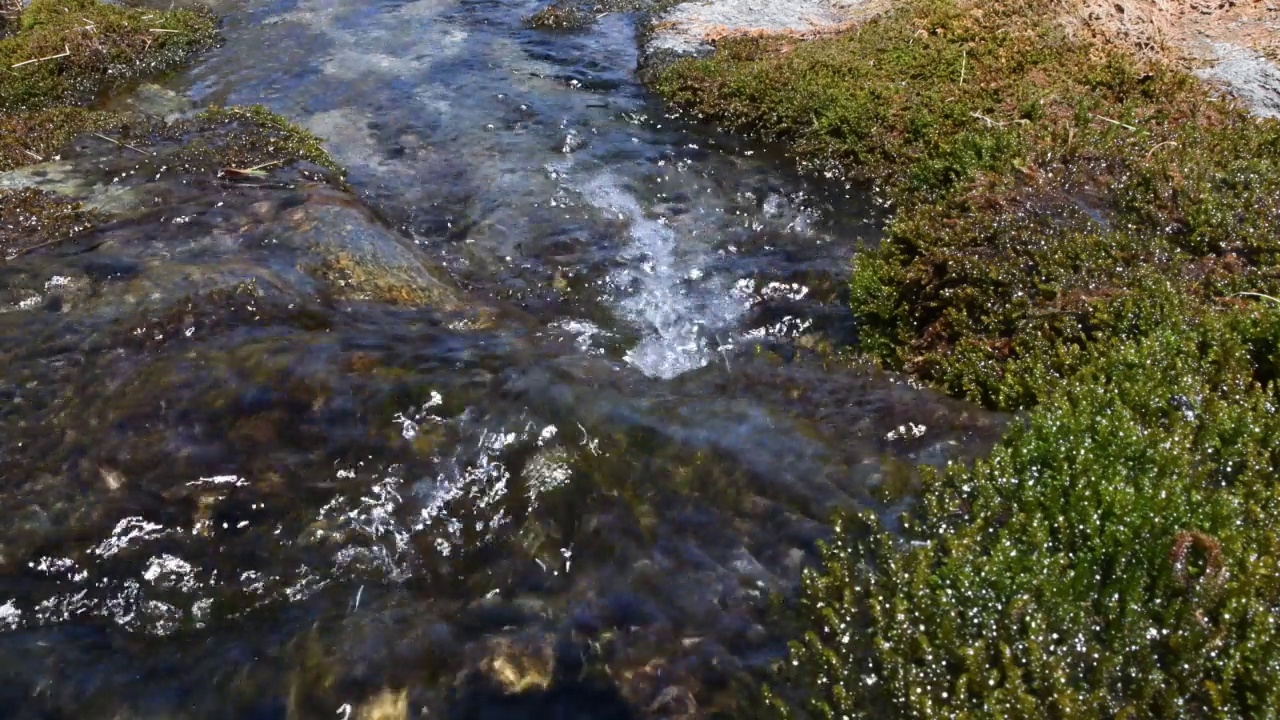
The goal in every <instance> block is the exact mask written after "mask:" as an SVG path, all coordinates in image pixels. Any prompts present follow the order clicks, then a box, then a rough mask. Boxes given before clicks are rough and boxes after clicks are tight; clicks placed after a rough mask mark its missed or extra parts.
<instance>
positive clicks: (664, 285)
mask: <svg viewBox="0 0 1280 720" xmlns="http://www.w3.org/2000/svg"><path fill="white" fill-rule="evenodd" d="M577 189H578V191H579V192H580V193H581V194H582V195H583V197H584V198H585V199H586V200H587V202H589V203H591V204H592V205H594V206H595V207H597V208H599V209H601V210H604V211H606V212H610V213H613V214H614V215H616V216H617V217H618V219H620V220H625V221H628V222H629V230H628V232H629V235H630V240H631V242H630V243H629V244H628V245H627V246H626V247H625V248H623V251H622V253H621V256H620V259H621V260H623V262H624V263H625V264H624V265H623V267H622V268H620V269H619V270H617V271H615V272H614V273H612V274H611V275H610V276H609V284H610V285H611V287H613V289H614V291H615V293H616V294H617V299H616V302H617V307H618V310H619V314H620V315H621V316H622V318H623V319H624V320H626V321H627V322H630V323H632V324H633V325H635V326H636V327H637V328H639V329H640V331H641V333H642V335H641V339H640V342H639V343H638V344H637V345H636V346H635V347H634V348H632V349H631V350H630V351H629V352H628V353H627V354H626V360H627V362H629V363H631V364H632V365H633V366H635V367H636V368H637V369H639V370H640V371H641V372H643V373H644V374H646V375H649V376H651V377H658V378H664V379H669V378H674V377H676V376H678V375H681V374H683V373H686V372H689V371H690V370H696V369H698V368H700V367H703V366H704V365H706V364H707V363H709V362H710V361H711V360H712V358H713V357H714V356H715V351H716V347H718V344H719V343H718V342H717V341H716V339H715V336H716V333H717V332H719V331H723V330H724V329H725V328H727V327H729V326H732V325H733V324H734V323H735V321H736V320H737V319H738V318H739V317H740V316H741V314H742V312H743V309H744V308H743V307H742V304H741V303H739V302H735V301H734V300H733V299H732V298H731V297H730V294H729V292H728V288H726V287H724V284H723V282H722V281H721V279H719V278H716V277H715V276H713V275H712V274H710V273H707V272H705V270H704V268H703V266H704V265H705V264H706V256H705V254H704V253H703V252H701V251H700V250H701V248H699V245H698V243H697V242H695V241H693V239H692V238H688V237H681V236H680V235H679V234H678V233H677V232H676V231H675V229H674V228H672V227H671V226H670V225H668V224H667V223H666V221H665V220H664V219H661V218H659V219H653V218H649V217H646V216H645V213H644V210H643V209H642V208H641V206H640V202H639V201H638V200H637V199H636V198H635V197H634V196H633V195H631V194H630V193H628V192H627V191H626V190H624V189H623V188H622V187H620V186H619V185H618V183H617V181H616V180H615V179H614V178H613V177H612V176H609V175H603V176H600V177H597V178H595V179H594V181H593V182H590V183H587V184H583V185H582V186H580V187H578V188H577Z"/></svg>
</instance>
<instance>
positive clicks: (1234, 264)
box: [657, 0, 1280, 408]
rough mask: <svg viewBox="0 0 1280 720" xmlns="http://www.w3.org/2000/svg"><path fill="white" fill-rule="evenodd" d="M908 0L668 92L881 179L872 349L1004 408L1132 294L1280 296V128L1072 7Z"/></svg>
mask: <svg viewBox="0 0 1280 720" xmlns="http://www.w3.org/2000/svg"><path fill="white" fill-rule="evenodd" d="M1014 5H1015V4H1014V3H999V4H996V5H990V6H984V7H983V8H982V9H981V10H976V9H967V8H965V7H962V6H960V5H958V4H957V3H956V2H955V1H954V0H905V1H904V2H903V3H902V4H901V5H899V6H897V8H896V9H895V10H893V11H891V12H890V13H889V14H888V15H885V16H882V17H880V18H878V19H876V20H873V21H871V22H869V23H867V24H866V25H864V26H863V27H861V28H860V29H859V30H857V31H854V32H851V33H849V34H846V35H843V36H840V37H835V38H829V39H823V40H819V41H814V42H809V43H802V44H796V43H795V41H791V40H785V39H781V40H767V39H763V40H762V39H739V40H730V41H725V42H722V43H721V45H720V49H719V51H718V52H717V53H716V55H715V56H714V57H711V58H709V59H704V60H686V61H683V62H680V63H677V64H676V65H675V66H673V67H671V68H670V69H668V70H667V71H666V72H665V73H663V74H662V75H661V76H660V78H659V79H658V81H657V85H658V88H659V89H660V90H661V91H663V92H664V93H665V94H666V95H667V96H668V97H670V98H671V99H672V101H673V102H674V103H675V105H676V106H677V107H680V108H684V109H687V110H688V111H690V112H692V113H695V114H698V115H700V116H702V117H707V118H711V119H715V120H717V121H719V122H722V123H725V124H727V125H728V126H730V127H732V128H734V129H736V130H739V131H745V132H751V133H756V134H759V135H761V136H763V137H765V138H769V139H779V140H785V141H787V142H789V143H790V144H791V145H792V147H793V148H794V149H795V151H796V152H797V154H798V155H800V156H801V157H802V158H804V159H805V161H806V162H808V163H809V164H811V165H814V166H817V167H819V168H822V169H827V168H835V169H838V170H840V171H842V172H849V173H852V174H854V175H857V176H861V177H864V178H868V179H870V180H873V181H876V182H877V183H879V184H880V186H881V189H882V191H883V192H884V193H885V194H886V195H887V196H888V197H889V198H890V199H891V200H892V201H893V202H894V203H896V205H897V207H898V208H899V209H898V212H897V214H896V218H895V220H894V222H893V223H892V224H891V225H890V227H889V228H888V237H887V238H886V240H885V241H884V243H883V244H882V246H881V247H880V248H879V249H878V251H876V252H870V253H865V254H863V255H862V256H861V257H860V258H859V259H858V263H857V267H856V268H855V272H854V276H853V283H852V289H853V295H854V309H855V311H856V312H857V313H858V315H859V316H860V317H861V319H862V321H863V331H862V341H863V347H864V349H865V350H867V351H868V352H870V353H872V354H873V355H875V356H876V357H878V358H879V359H881V360H883V361H885V362H886V363H888V364H890V365H893V366H897V367H903V368H905V369H907V370H909V371H912V372H914V373H917V374H919V375H920V376H922V377H924V378H926V379H929V380H931V381H934V382H936V383H939V384H941V385H944V386H945V387H946V388H947V389H949V390H950V391H952V392H954V393H956V394H960V395H964V396H967V397H970V398H972V399H975V400H979V401H982V402H984V403H986V404H989V405H992V406H997V407H1005V408H1009V407H1024V406H1028V405H1031V404H1033V403H1034V402H1035V401H1036V400H1037V399H1039V398H1040V397H1041V395H1042V394H1043V392H1044V391H1045V390H1046V389H1047V388H1049V387H1051V386H1052V385H1053V382H1054V381H1055V379H1057V378H1061V377H1063V376H1066V375H1069V374H1070V373H1072V372H1074V371H1075V370H1076V369H1078V368H1079V367H1080V365H1081V362H1082V360H1083V353H1084V352H1085V351H1086V350H1087V348H1088V347H1089V346H1090V344H1091V343H1093V342H1094V341H1096V340H1098V339H1099V338H1101V337H1103V336H1106V335H1110V334H1116V333H1121V334H1124V333H1126V332H1127V331H1128V330H1129V329H1130V327H1131V324H1132V322H1133V318H1131V317H1129V316H1127V315H1124V314H1123V312H1121V310H1122V307H1123V305H1124V303H1125V302H1126V298H1130V297H1131V296H1133V294H1134V288H1136V287H1140V286H1141V285H1142V284H1143V283H1144V282H1145V281H1146V280H1148V279H1150V278H1167V277H1178V278H1181V282H1182V284H1183V286H1184V288H1185V291H1186V292H1187V293H1188V294H1190V295H1193V296H1195V297H1198V298H1201V299H1203V300H1204V301H1205V302H1206V303H1217V302H1219V298H1222V297H1224V296H1226V295H1229V294H1230V293H1233V292H1237V291H1260V292H1271V291H1274V290H1276V289H1277V288H1280V272H1278V270H1277V268H1280V255H1278V254H1277V250H1280V244H1277V243H1278V241H1277V237H1280V165H1278V163H1280V123H1277V122H1275V121H1258V120H1255V119H1254V118H1252V117H1250V116H1248V115H1247V114H1246V113H1245V112H1243V111H1242V110H1240V109H1238V108H1236V107H1234V106H1232V105H1231V104H1229V103H1226V102H1222V101H1221V100H1220V99H1219V98H1216V97H1213V96H1211V95H1210V94H1209V93H1208V92H1206V90H1205V88H1203V87H1202V86H1201V85H1200V84H1199V83H1198V81H1197V80H1196V79H1195V78H1193V77H1191V76H1189V75H1186V74H1184V73H1182V72H1179V71H1176V70H1173V69H1170V68H1165V67H1160V66H1144V65H1142V64H1140V63H1138V62H1137V61H1135V60H1133V59H1131V58H1128V57H1126V56H1125V55H1123V54H1122V53H1119V52H1115V51H1107V50H1103V49H1101V48H1098V47H1095V46H1091V45H1089V44H1086V43H1083V42H1078V41H1074V40H1072V39H1070V38H1069V37H1067V36H1066V35H1065V34H1063V33H1062V32H1061V31H1059V30H1058V29H1057V27H1056V25H1055V24H1054V23H1053V22H1051V21H1050V20H1048V19H1047V17H1048V16H1049V14H1050V13H1051V12H1052V8H1053V7H1055V6H1054V5H1053V4H1052V3H1042V2H1038V3H1020V4H1016V5H1017V6H1016V7H1012V6H1014Z"/></svg>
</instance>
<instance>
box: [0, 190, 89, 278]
mask: <svg viewBox="0 0 1280 720" xmlns="http://www.w3.org/2000/svg"><path fill="white" fill-rule="evenodd" d="M100 220H101V217H100V216H99V215H98V214H97V213H95V212H93V211H91V210H86V209H85V208H84V207H83V206H81V205H80V203H77V202H73V201H70V200H67V199H66V198H63V197H61V196H58V195H54V194H53V193H48V192H45V191H43V190H35V189H24V190H0V261H3V260H8V259H10V258H13V257H15V256H17V255H22V254H24V253H27V252H30V251H32V250H35V249H37V248H41V247H44V246H47V245H50V244H53V243H56V242H59V241H62V240H65V239H67V238H71V237H74V236H75V235H77V234H79V233H81V232H84V231H85V230H87V229H88V228H90V227H92V226H93V225H94V224H95V223H97V222H99V221H100Z"/></svg>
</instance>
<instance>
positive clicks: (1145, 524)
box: [657, 0, 1280, 718]
mask: <svg viewBox="0 0 1280 720" xmlns="http://www.w3.org/2000/svg"><path fill="white" fill-rule="evenodd" d="M1054 11H1055V8H1054V6H1053V3H1048V2H1040V1H1039V0H1037V1H1036V2H1031V3H1024V4H1018V5H1015V4H1014V3H997V4H986V5H983V6H982V7H980V8H979V7H978V6H977V4H967V3H966V4H961V3H957V2H953V0H907V2H903V3H900V4H898V5H897V6H896V7H895V8H894V9H891V10H890V11H889V12H888V13H887V14H885V15H884V16H882V17H880V18H878V19H876V20H874V21H871V22H869V23H867V24H866V25H864V26H863V27H861V28H860V29H858V30H854V31H851V32H849V33H846V34H844V35H842V36H839V37H835V38H829V39H823V40H818V41H814V42H809V43H801V44H796V43H795V42H794V41H793V40H788V39H760V38H753V39H735V40H730V41H725V42H723V43H722V44H721V45H720V47H719V48H718V50H717V52H716V54H715V55H714V56H712V57H710V58H705V59H698V60H684V61H681V62H678V63H676V64H675V65H673V66H671V67H670V68H669V69H667V70H666V71H664V72H662V73H661V74H660V75H659V78H658V81H657V83H658V87H659V89H660V90H662V91H663V92H664V93H666V94H667V95H668V97H670V98H671V99H672V100H673V102H674V103H675V105H676V106H677V107H678V108H681V109H683V110H685V111H687V112H690V113H692V114H694V115H696V116H698V117H702V118H707V119H714V120H716V121H719V122H721V123H723V124H725V125H727V126H728V127H729V128H730V129H733V130H737V131H740V132H749V133H754V134H756V135H758V136H761V137H764V138H766V139H771V140H781V141H785V142H787V143H789V145H790V147H791V148H792V149H793V151H794V152H795V153H796V154H797V155H798V156H799V157H800V158H801V159H802V160H803V161H804V162H805V164H807V165H808V166H810V167H812V168H816V169H822V170H829V169H833V170H837V171H841V172H844V173H847V174H849V175H851V176H854V177H856V178H860V179H863V180H866V181H869V182H873V183H875V184H876V186H877V188H878V190H879V192H880V193H881V194H882V195H883V196H885V197H886V198H887V199H889V200H890V201H891V202H892V203H893V204H894V206H895V207H896V208H897V211H896V214H895V216H894V217H893V219H892V221H891V223H890V224H889V226H888V228H887V229H886V235H885V238H884V240H883V242H882V243H881V244H880V245H879V246H878V247H877V248H873V249H869V250H866V251H864V252H863V253H861V254H859V255H858V256H857V259H856V261H855V263H854V267H853V270H852V276H851V280H850V290H851V293H850V296H851V304H852V307H853V310H854V312H855V313H856V314H857V315H858V316H859V318H860V319H861V339H860V340H861V348H860V349H861V350H862V351H863V352H864V353H866V354H869V355H871V356H873V357H875V358H877V359H879V360H881V361H883V362H884V363H886V364H888V365H891V366H894V367H899V368H904V369H906V370H908V371H910V372H913V373H915V374H917V375H919V376H921V377H923V378H926V379H928V380H931V381H933V382H934V383H937V384H939V385H941V386H943V387H945V388H946V389H947V390H948V391H950V392H952V393H954V394H957V395H961V396H965V397H969V398H972V399H974V400H978V401H981V402H983V403H986V404H987V405H990V406H993V407H999V408H1010V409H1013V408H1027V407H1032V408H1033V409H1032V410H1031V411H1030V413H1029V415H1028V417H1027V421H1026V423H1025V424H1020V425H1018V426H1016V427H1015V429H1014V430H1013V431H1012V432H1011V433H1010V435H1009V436H1008V437H1007V438H1006V439H1005V440H1004V441H1003V443H1002V444H1001V445H1000V446H999V448H998V449H997V450H996V451H995V452H994V453H993V455H992V456H991V457H990V458H989V459H987V460H985V461H982V462H979V463H978V464H977V465H976V466H974V467H971V468H961V467H954V468H952V469H950V470H949V471H948V472H947V473H945V474H944V475H941V476H939V475H931V476H929V478H928V479H927V480H926V482H925V484H924V488H923V491H922V492H923V499H922V501H921V503H920V505H919V507H918V508H917V509H916V510H915V511H914V512H913V513H912V515H911V516H910V518H909V520H908V522H907V523H906V524H905V527H906V532H905V534H906V537H895V536H890V535H888V534H886V533H884V532H882V531H881V530H880V529H879V528H877V527H876V526H875V523H874V521H873V520H869V519H866V518H852V517H850V518H845V519H844V520H843V521H842V523H841V524H840V526H839V527H838V528H837V530H836V533H835V537H834V539H833V541H832V543H831V545H830V546H829V547H828V548H827V549H826V551H825V554H824V560H825V563H824V569H823V571H822V572H820V573H815V574H811V575H810V576H809V577H808V578H807V579H806V581H805V585H804V591H803V593H802V599H801V603H800V612H799V622H800V624H801V627H802V630H801V631H800V632H799V633H798V634H799V635H801V636H802V640H800V641H799V642H797V643H796V644H795V645H794V647H793V651H792V655H791V658H790V659H789V662H788V663H787V664H786V666H785V670H784V673H783V678H782V679H783V681H784V682H783V683H782V684H781V685H779V688H778V691H779V694H778V695H777V696H775V697H774V701H775V705H776V706H777V707H778V709H780V710H781V711H782V713H783V714H784V715H795V716H813V717H821V718H847V717H917V718H935V717H964V718H979V717H1037V718H1038V717H1071V718H1075V717H1097V718H1102V717H1188V716H1190V717H1203V716H1214V717H1269V716H1272V715H1275V714H1277V713H1278V712H1280V690H1278V689H1277V688H1280V636H1277V633H1280V616H1277V615H1276V613H1275V608H1276V607H1277V606H1280V579H1278V578H1280V573H1277V570H1276V568H1277V567H1280V532H1278V529H1280V486H1277V485H1276V483H1275V479H1276V477H1277V476H1278V474H1280V473H1278V471H1280V415H1278V414H1277V403H1278V402H1280V397H1278V388H1277V387H1276V380H1277V377H1280V375H1278V373H1277V369H1278V368H1280V351H1278V350H1277V348H1280V309H1277V308H1276V307H1275V304H1274V303H1270V302H1268V301H1264V300H1259V299H1257V298H1252V297H1244V296H1241V295H1240V293H1241V292H1242V291H1251V292H1262V293H1267V294H1269V295H1271V296H1275V295H1277V293H1278V291H1280V253H1278V251H1280V123H1277V122H1276V121H1264V120H1256V119H1254V118H1252V117H1250V116H1248V115H1247V114H1246V113H1245V112H1243V111H1242V110H1241V109H1240V108H1238V107H1236V106H1235V105H1234V104H1232V103H1230V102H1224V101H1222V100H1221V99H1220V98H1215V97H1211V96H1210V94H1209V91H1208V90H1207V89H1205V88H1204V87H1202V86H1201V85H1199V84H1198V82H1197V81H1196V80H1195V79H1194V78H1192V77H1190V76H1188V75H1185V74H1183V73H1180V72H1178V71H1175V70H1172V69H1169V68H1165V67H1161V66H1146V65H1143V64H1142V63H1140V62H1138V61H1136V60H1134V59H1132V58H1129V57H1126V56H1124V55H1122V54H1119V53H1117V52H1114V51H1110V50H1105V49H1102V48H1098V47H1094V46H1091V45H1089V44H1087V43H1085V42H1081V41H1079V40H1076V39H1072V38H1070V37H1067V36H1065V35H1064V34H1062V33H1061V32H1060V31H1059V30H1058V25H1057V24H1056V23H1055V22H1054V21H1053V19H1052V14H1053V12H1054Z"/></svg>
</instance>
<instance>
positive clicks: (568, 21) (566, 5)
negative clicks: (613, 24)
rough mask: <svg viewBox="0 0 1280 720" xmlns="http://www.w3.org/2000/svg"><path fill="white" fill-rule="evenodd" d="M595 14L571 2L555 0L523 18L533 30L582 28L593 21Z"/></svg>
mask: <svg viewBox="0 0 1280 720" xmlns="http://www.w3.org/2000/svg"><path fill="white" fill-rule="evenodd" d="M595 19H596V18H595V15H594V14H592V13H589V12H587V10H586V9H585V8H582V7H579V6H578V5H576V4H575V3H573V2H565V0H556V1H555V2H552V3H551V4H549V5H547V6H546V7H544V8H542V9H541V10H539V11H538V12H536V13H534V14H532V15H530V16H529V17H528V18H526V19H525V25H527V26H528V27H530V28H533V29H535V30H561V31H564V30H582V29H583V28H586V27H588V26H590V25H591V23H593V22H595Z"/></svg>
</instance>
